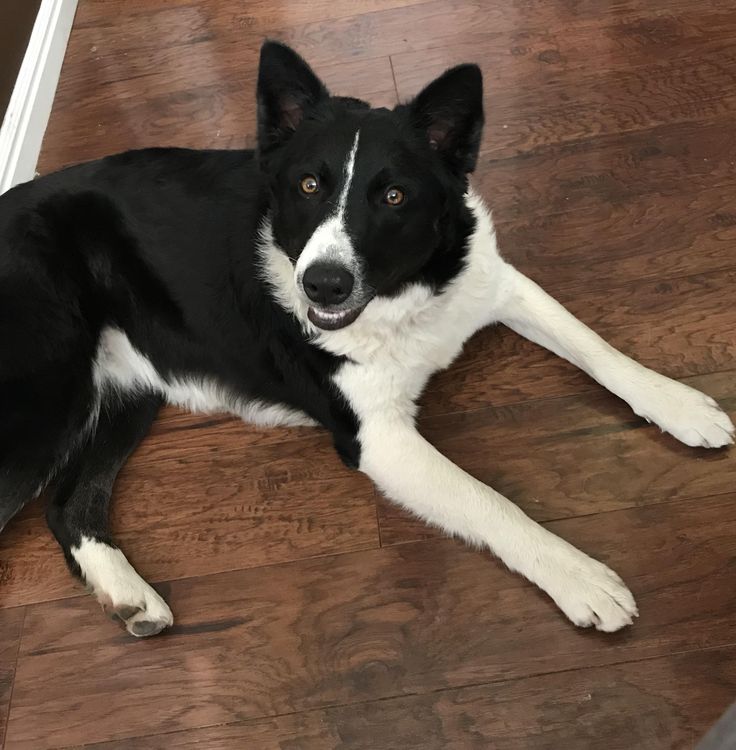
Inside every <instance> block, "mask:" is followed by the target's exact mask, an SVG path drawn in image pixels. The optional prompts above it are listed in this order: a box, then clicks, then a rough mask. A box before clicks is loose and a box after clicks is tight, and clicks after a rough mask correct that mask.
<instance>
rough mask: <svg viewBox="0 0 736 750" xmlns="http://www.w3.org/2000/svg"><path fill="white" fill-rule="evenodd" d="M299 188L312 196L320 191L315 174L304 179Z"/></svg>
mask: <svg viewBox="0 0 736 750" xmlns="http://www.w3.org/2000/svg"><path fill="white" fill-rule="evenodd" d="M299 188H300V189H301V191H302V193H306V194H307V195H312V194H313V193H316V192H317V191H318V190H319V180H318V179H317V178H316V177H315V176H314V175H313V174H308V175H306V176H304V177H302V180H301V182H300V183H299Z"/></svg>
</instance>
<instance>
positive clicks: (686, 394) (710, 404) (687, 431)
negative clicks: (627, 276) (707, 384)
mask: <svg viewBox="0 0 736 750" xmlns="http://www.w3.org/2000/svg"><path fill="white" fill-rule="evenodd" d="M504 273H505V278H504V284H505V285H506V286H507V288H508V289H509V295H508V297H507V299H506V300H505V303H504V305H503V307H502V308H501V310H500V312H499V314H498V315H497V316H496V317H497V319H498V321H499V322H501V323H504V324H505V325H507V326H508V327H509V328H511V329H512V330H514V331H516V332H517V333H519V334H520V335H522V336H524V337H525V338H528V339H529V340H530V341H534V342H535V343H537V344H540V345H541V346H543V347H545V348H546V349H549V350H550V351H553V352H554V353H555V354H557V355H559V356H560V357H563V358H564V359H566V360H568V361H569V362H572V364H574V365H576V366H577V367H579V368H580V369H581V370H583V371H585V372H587V373H588V375H590V376H591V377H592V378H593V379H594V380H597V381H598V382H599V383H601V385H603V386H605V387H606V388H607V389H608V390H609V391H611V392H612V393H615V394H616V395H617V396H619V397H620V398H622V399H623V400H624V401H626V402H627V403H628V404H629V406H630V407H631V408H632V409H633V410H634V412H635V413H636V414H638V415H639V416H640V417H644V419H646V420H647V421H649V422H654V423H655V424H657V425H659V427H660V428H661V429H662V430H663V431H664V432H669V433H670V434H671V435H674V436H675V437H676V438H677V439H678V440H680V441H681V442H683V443H685V445H691V446H703V447H705V448H720V447H722V446H724V445H728V444H730V443H733V436H734V426H733V424H732V423H731V420H730V419H729V417H728V415H727V414H725V413H724V412H723V411H722V410H721V409H720V408H719V406H718V404H717V403H716V402H715V401H714V400H713V399H712V398H711V397H710V396H706V395H705V394H704V393H701V392H700V391H697V390H695V389H694V388H690V387H689V386H687V385H685V384H684V383H678V382H677V381H675V380H671V379H670V378H667V377H665V376H664V375H660V374H659V373H657V372H654V371H653V370H650V369H648V368H647V367H644V366H643V365H640V364H639V363H637V362H635V361H634V360H633V359H630V358H629V357H627V356H626V355H624V354H622V353H621V352H619V351H617V350H616V349H614V348H613V347H612V346H611V345H610V344H608V343H606V342H605V341H604V340H603V339H602V338H601V337H600V336H598V334H596V333H594V332H593V331H591V330H590V328H588V327H587V326H586V325H585V324H584V323H582V322H580V321H579V320H578V319H577V318H576V317H575V316H574V315H572V314H571V313H569V312H568V311H567V310H566V309H565V308H564V307H563V306H562V305H560V304H559V303H558V302H557V301H556V300H554V299H553V298H552V297H550V296H549V295H548V294H547V293H546V292H545V291H544V290H543V289H541V288H540V287H539V286H537V284H535V283H534V282H533V281H532V280H531V279H528V278H527V277H526V276H524V275H523V274H522V273H520V272H519V271H517V270H516V269H515V268H513V267H512V266H510V265H505V267H504Z"/></svg>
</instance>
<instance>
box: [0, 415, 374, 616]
mask: <svg viewBox="0 0 736 750" xmlns="http://www.w3.org/2000/svg"><path fill="white" fill-rule="evenodd" d="M200 419H201V417H200ZM193 423H194V424H196V421H195V422H193ZM289 434H292V435H293V434H301V435H302V437H299V438H292V439H291V440H288V439H287V440H285V439H284V437H285V435H289ZM253 436H255V437H254V439H250V438H251V437H253ZM280 437H281V440H279V438H280ZM111 523H112V529H113V533H114V535H115V538H116V541H117V542H118V543H119V545H120V547H121V548H122V549H123V550H124V551H125V553H126V555H127V556H128V557H129V559H130V560H131V562H132V563H133V564H134V565H135V566H136V567H137V568H138V569H139V571H140V573H141V574H142V575H144V576H145V577H146V578H147V579H148V580H151V581H162V580H171V579H175V578H184V577H186V576H190V575H206V574H208V573H215V572H220V571H225V570H232V569H235V568H246V567H257V566H261V565H265V564H268V563H273V562H279V561H286V560H296V559H300V558H305V557H313V556H315V555H323V554H328V553H334V552H340V551H344V552H346V551H352V550H356V549H366V548H372V547H377V546H378V544H379V540H378V531H377V524H376V514H375V509H374V490H373V486H372V485H371V484H370V482H369V481H368V480H367V479H366V478H365V477H363V476H361V475H356V474H354V473H353V472H350V471H348V470H347V469H346V468H345V467H344V466H343V465H342V464H341V462H340V460H339V458H338V457H337V455H336V454H335V452H334V450H333V448H332V444H331V441H330V439H329V437H328V436H327V435H326V434H325V433H324V431H321V430H319V431H318V430H317V429H316V428H301V429H299V430H279V429H277V430H271V431H259V430H255V429H252V428H250V429H249V428H248V427H246V426H244V425H242V424H241V423H238V422H237V421H235V420H232V419H229V420H226V421H224V422H221V423H220V425H219V429H218V428H217V426H213V427H210V428H204V429H196V428H194V429H192V428H190V429H186V430H181V429H179V430H177V431H176V432H175V433H173V434H172V432H171V431H163V434H161V432H160V430H159V431H155V432H154V434H152V435H151V437H150V438H149V439H147V440H146V441H145V442H144V444H143V446H142V447H141V448H140V449H139V451H138V452H137V453H136V454H135V455H134V456H133V457H132V459H131V460H130V461H129V462H128V464H127V465H126V466H125V468H124V469H123V471H122V472H121V475H120V477H119V479H118V482H117V484H116V487H115V493H114V504H113V513H112V520H111ZM0 569H2V570H3V578H4V580H3V586H2V600H1V603H0V606H4V607H10V606H15V605H18V604H26V603H29V602H37V601H43V600H46V599H57V598H60V597H70V596H76V595H78V594H79V592H80V590H81V586H80V585H79V584H78V583H77V582H75V581H74V579H73V578H72V577H71V576H70V575H69V574H68V572H67V570H66V565H65V564H64V561H63V558H62V555H61V552H60V551H59V550H58V548H57V546H56V542H55V541H54V540H53V539H52V537H51V534H50V532H49V531H48V530H47V529H46V525H45V521H44V519H43V512H42V508H41V507H40V506H36V508H34V509H33V510H29V511H27V512H24V514H23V515H22V516H21V517H19V518H18V519H16V520H14V521H13V523H11V524H10V525H9V526H8V528H7V530H6V531H5V532H4V533H3V535H2V536H1V537H0Z"/></svg>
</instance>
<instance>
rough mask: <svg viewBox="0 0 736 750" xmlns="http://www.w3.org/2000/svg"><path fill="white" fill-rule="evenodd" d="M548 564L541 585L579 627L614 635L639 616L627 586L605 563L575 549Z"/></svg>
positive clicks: (564, 552)
mask: <svg viewBox="0 0 736 750" xmlns="http://www.w3.org/2000/svg"><path fill="white" fill-rule="evenodd" d="M560 552H561V554H556V555H555V556H554V558H553V559H552V560H547V561H545V562H546V564H545V572H544V575H543V576H542V577H541V580H540V586H541V587H542V588H543V589H544V590H545V591H546V592H547V593H548V594H549V595H550V596H551V597H552V599H553V600H554V601H555V603H556V604H557V606H558V607H559V608H560V609H561V610H562V611H563V612H564V613H565V614H566V615H567V617H568V619H570V620H571V621H572V622H573V623H575V625H577V626H578V627H581V628H588V627H590V626H594V627H595V628H596V629H598V630H602V631H604V632H606V633H612V632H614V631H616V630H620V629H621V628H623V627H625V626H626V625H631V623H632V622H633V618H634V617H637V616H638V615H639V612H638V610H637V608H636V602H635V601H634V597H633V596H632V594H631V592H630V591H629V590H628V589H627V588H626V584H624V582H623V581H622V580H621V579H620V578H619V577H618V575H616V573H614V572H613V571H612V570H611V569H610V568H608V567H606V566H605V565H604V564H603V563H600V562H598V561H597V560H594V559H593V558H592V557H588V556H587V555H586V554H584V553H583V552H580V550H577V549H575V547H572V546H568V545H566V549H564V550H561V551H560Z"/></svg>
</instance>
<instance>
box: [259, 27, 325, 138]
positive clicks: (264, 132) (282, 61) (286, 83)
mask: <svg viewBox="0 0 736 750" xmlns="http://www.w3.org/2000/svg"><path fill="white" fill-rule="evenodd" d="M329 95H330V94H329V92H328V91H327V89H326V88H325V86H324V84H323V83H322V81H320V80H319V78H317V76H316V75H315V74H314V73H313V72H312V69H311V68H310V67H309V65H307V63H306V62H304V60H302V58H301V57H299V55H297V53H296V52H294V50H293V49H291V48H290V47H287V46H286V45H285V44H281V43H279V42H273V41H267V42H265V43H264V45H263V46H262V47H261V60H260V63H259V68H258V86H257V89H256V99H257V102H258V145H259V148H260V149H263V150H267V149H269V148H271V147H272V146H276V145H278V144H279V143H281V142H283V141H285V140H286V139H288V138H289V137H290V136H291V134H292V133H293V132H294V131H295V130H296V129H297V127H298V126H299V123H300V122H301V121H302V119H303V118H304V115H305V113H306V112H307V111H308V110H309V108H310V107H313V106H314V105H315V104H317V103H318V102H319V101H321V100H322V99H326V98H327V97H329Z"/></svg>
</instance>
